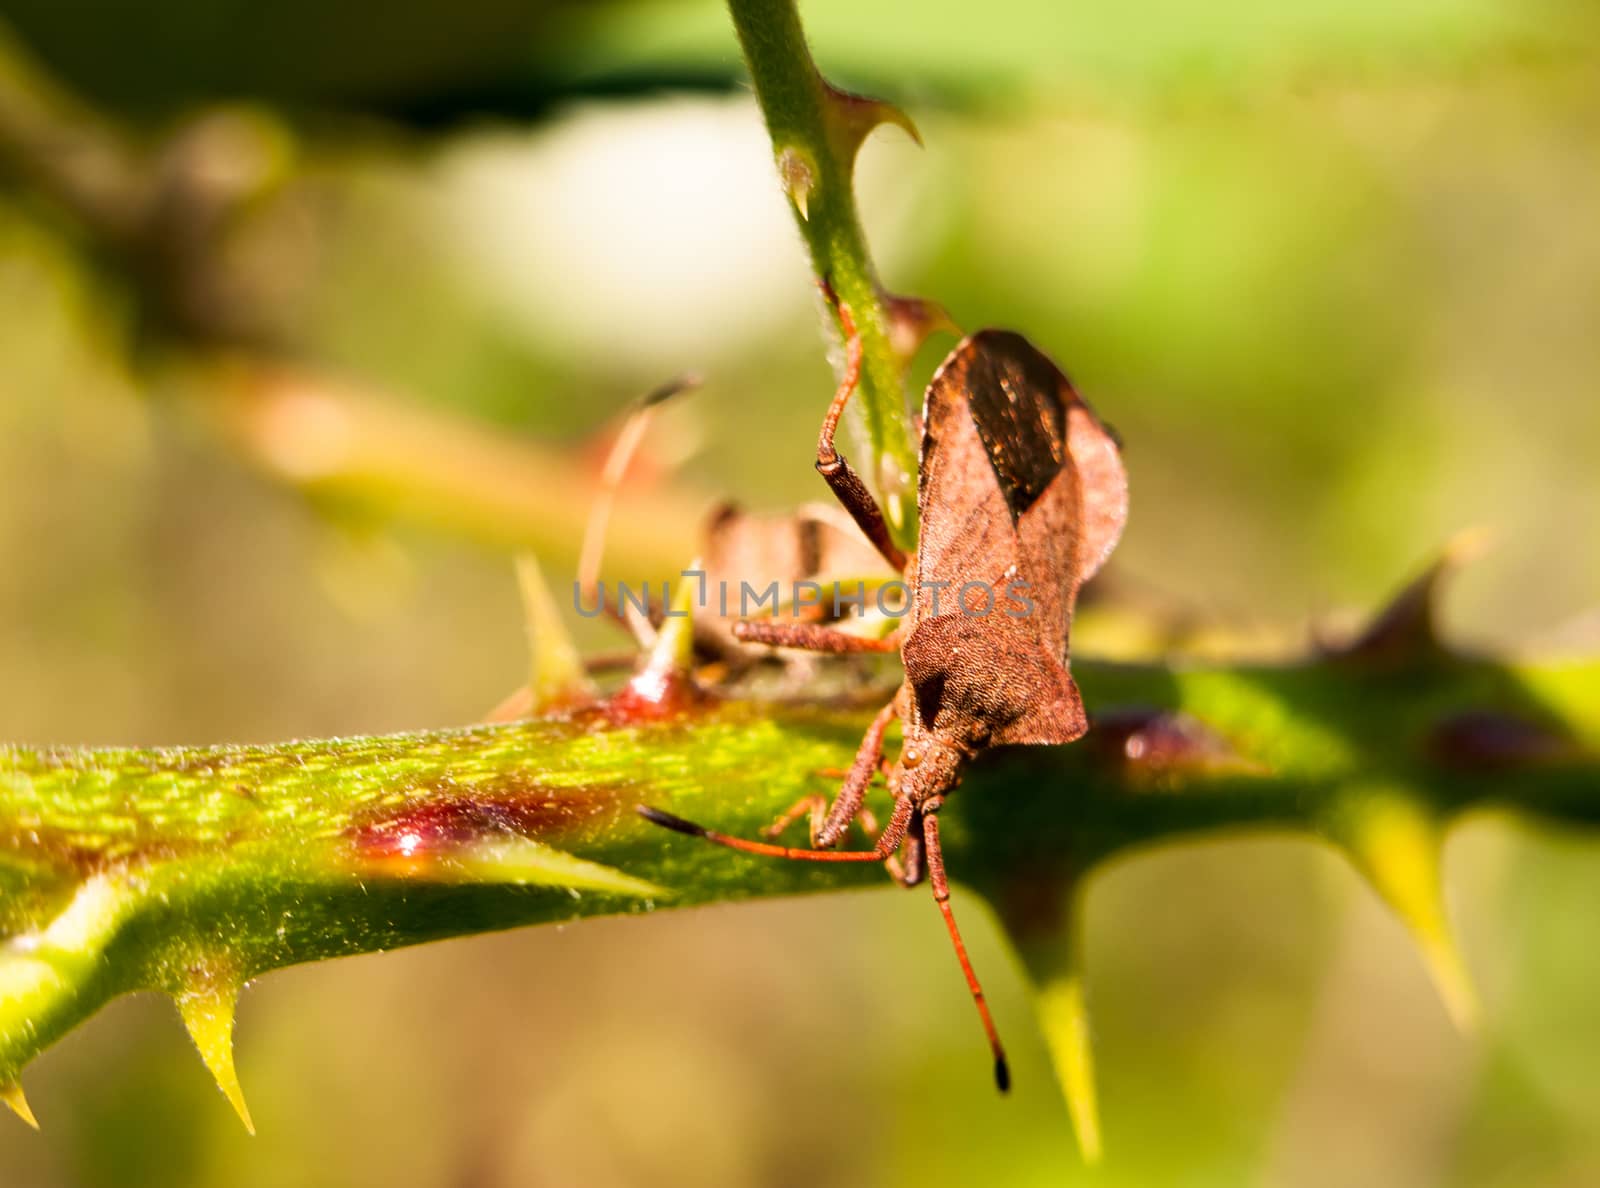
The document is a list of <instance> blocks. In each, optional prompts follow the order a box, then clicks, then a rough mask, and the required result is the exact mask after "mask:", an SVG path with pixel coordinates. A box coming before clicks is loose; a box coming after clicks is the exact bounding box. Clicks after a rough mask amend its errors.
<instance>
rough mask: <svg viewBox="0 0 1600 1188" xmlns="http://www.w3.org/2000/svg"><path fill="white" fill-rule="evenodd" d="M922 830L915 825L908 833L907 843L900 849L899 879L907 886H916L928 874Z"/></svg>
mask: <svg viewBox="0 0 1600 1188" xmlns="http://www.w3.org/2000/svg"><path fill="white" fill-rule="evenodd" d="M927 869H928V868H927V863H926V861H925V851H924V850H923V845H922V830H921V829H919V828H917V827H916V826H915V825H913V827H912V828H911V829H910V830H909V831H908V832H907V833H906V842H905V845H904V846H902V847H901V850H900V872H899V875H898V877H899V879H900V882H901V883H903V884H904V885H905V886H907V887H915V886H916V885H917V884H918V883H920V882H922V879H923V876H924V875H926V874H927Z"/></svg>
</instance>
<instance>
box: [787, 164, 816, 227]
mask: <svg viewBox="0 0 1600 1188" xmlns="http://www.w3.org/2000/svg"><path fill="white" fill-rule="evenodd" d="M778 182H779V184H780V185H782V186H783V192H784V193H785V194H787V195H789V201H791V202H793V203H794V208H795V210H797V211H799V212H800V218H801V219H802V220H806V221H809V220H810V218H811V194H812V192H813V191H814V190H815V189H816V186H817V165H816V162H815V161H814V160H813V159H812V156H811V154H810V153H809V152H807V151H806V150H804V149H801V148H796V147H794V146H790V147H789V148H786V149H783V150H781V151H780V152H779V153H778Z"/></svg>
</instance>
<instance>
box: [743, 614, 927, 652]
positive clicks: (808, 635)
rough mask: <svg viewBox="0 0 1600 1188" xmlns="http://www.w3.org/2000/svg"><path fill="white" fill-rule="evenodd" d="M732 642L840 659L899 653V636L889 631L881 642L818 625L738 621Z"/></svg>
mask: <svg viewBox="0 0 1600 1188" xmlns="http://www.w3.org/2000/svg"><path fill="white" fill-rule="evenodd" d="M733 635H734V638H735V639H738V640H741V641H743V642H744V643H758V644H766V645H767V646H768V647H774V648H803V649H805V650H806V651H808V652H828V653H830V654H832V655H836V656H842V655H844V654H846V653H848V652H897V651H899V650H900V633H899V632H898V631H897V632H893V633H891V634H889V635H887V636H885V637H884V638H883V639H871V638H869V637H868V636H865V635H852V634H851V633H850V632H848V631H840V630H839V629H838V628H837V627H828V626H825V625H824V624H821V623H800V622H793V621H791V622H786V623H780V622H772V621H771V620H762V619H740V620H739V621H738V622H737V623H735V624H734V625H733Z"/></svg>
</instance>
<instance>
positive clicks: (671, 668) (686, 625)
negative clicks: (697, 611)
mask: <svg viewBox="0 0 1600 1188" xmlns="http://www.w3.org/2000/svg"><path fill="white" fill-rule="evenodd" d="M704 572H705V569H704V565H703V563H702V562H700V561H699V560H696V561H695V562H694V563H693V564H691V565H690V566H689V568H688V569H686V570H684V573H685V574H686V575H697V576H702V577H703V575H704ZM699 598H700V587H699V586H698V585H697V584H696V582H695V580H694V579H693V578H692V577H689V576H686V577H685V578H684V580H683V581H681V582H679V583H678V588H677V589H676V590H675V591H673V595H672V606H671V607H670V608H668V610H667V614H666V617H665V618H664V619H663V620H662V622H661V626H660V628H659V629H658V630H657V631H656V639H655V643H653V644H651V645H650V655H649V656H648V657H647V658H646V660H645V663H644V668H643V670H642V671H644V672H648V673H654V674H657V675H659V676H663V677H664V676H669V675H671V676H684V675H687V674H688V673H690V672H692V671H693V670H694V608H695V605H696V604H697V602H698V601H699Z"/></svg>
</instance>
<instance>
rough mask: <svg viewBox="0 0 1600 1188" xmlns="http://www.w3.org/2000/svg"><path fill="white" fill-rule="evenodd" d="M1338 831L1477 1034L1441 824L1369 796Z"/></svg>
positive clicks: (1458, 1020) (1398, 801)
mask: <svg viewBox="0 0 1600 1188" xmlns="http://www.w3.org/2000/svg"><path fill="white" fill-rule="evenodd" d="M1336 832H1337V833H1338V834H1339V837H1340V840H1342V841H1343V842H1344V845H1345V848H1346V850H1347V851H1348V852H1349V854H1350V855H1351V857H1352V859H1353V860H1354V862H1355V864H1356V867H1357V868H1358V869H1359V870H1360V871H1361V872H1362V873H1363V874H1365V875H1366V876H1367V880H1368V881H1369V882H1370V883H1371V884H1372V887H1373V890H1375V891H1376V892H1377V893H1378V895H1379V897H1380V898H1381V899H1382V900H1383V901H1384V902H1385V903H1387V904H1388V905H1389V907H1390V908H1391V909H1392V910H1393V911H1394V913H1395V914H1396V915H1397V916H1399V917H1400V921H1401V923H1403V924H1404V925H1405V926H1406V928H1407V929H1408V930H1409V931H1410V933H1411V935H1412V938H1413V939H1414V940H1415V941H1416V942H1417V946H1418V948H1419V949H1420V950H1421V951H1422V959H1423V961H1424V963H1425V964H1426V965H1427V967H1428V973H1429V976H1430V977H1432V979H1433V983H1434V986H1435V987H1436V988H1437V990H1438V992H1439V997H1440V998H1441V999H1443V1000H1444V1007H1445V1011H1446V1012H1447V1013H1448V1014H1449V1016H1450V1019H1451V1021H1452V1022H1453V1023H1454V1024H1455V1025H1456V1027H1457V1028H1459V1029H1460V1030H1461V1031H1463V1032H1470V1031H1473V1030H1474V1029H1475V1028H1476V1027H1477V1023H1478V1017H1479V1014H1480V1010H1479V1002H1478V994H1477V991H1476V989H1475V988H1474V986H1473V982H1472V974H1471V972H1470V971H1469V970H1468V968H1467V964H1466V962H1465V960H1463V958H1462V956H1461V949H1460V946H1459V945H1457V943H1456V939H1455V935H1454V933H1453V932H1452V931H1451V928H1450V920H1449V915H1448V913H1447V911H1446V910H1445V903H1444V891H1443V880H1442V878H1441V875H1440V862H1439V854H1440V850H1441V848H1442V838H1441V834H1440V830H1439V827H1438V824H1437V822H1436V821H1435V820H1434V819H1433V818H1432V817H1431V816H1430V815H1429V814H1428V813H1426V812H1425V811H1423V810H1421V809H1419V808H1417V807H1416V806H1415V805H1413V804H1412V803H1411V802H1409V801H1408V800H1405V799H1403V798H1401V797H1400V796H1397V795H1390V794H1381V795H1378V796H1371V797H1364V798H1363V799H1362V800H1361V802H1360V803H1359V805H1358V807H1357V808H1356V809H1355V811H1354V812H1353V813H1352V814H1351V816H1350V817H1349V818H1348V819H1347V820H1346V821H1345V822H1344V823H1343V824H1342V826H1341V827H1340V828H1338V829H1337V830H1336Z"/></svg>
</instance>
